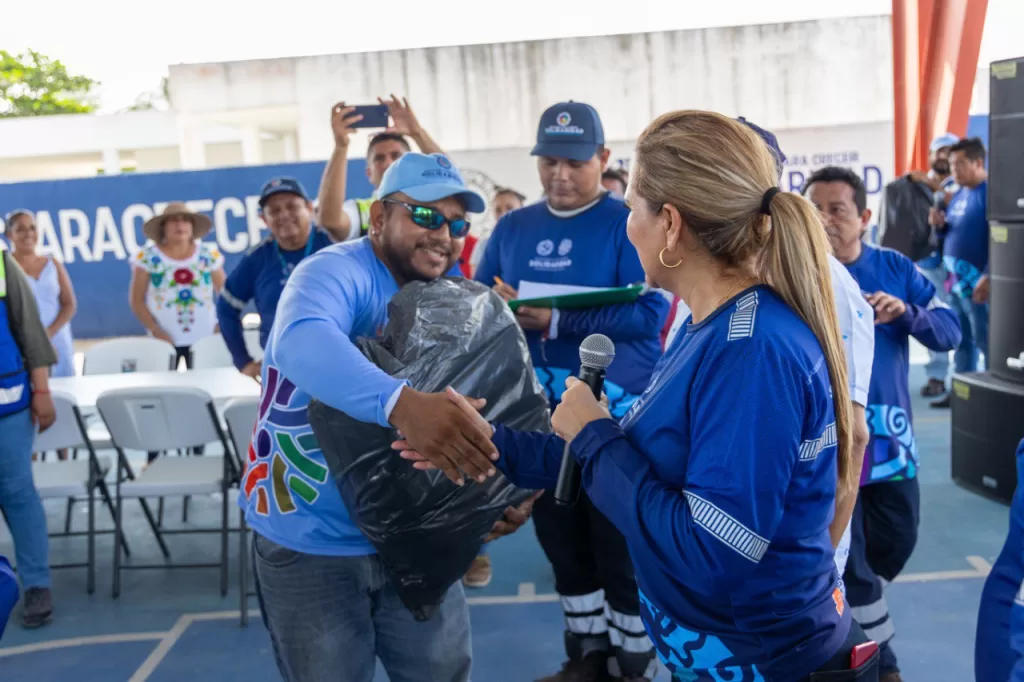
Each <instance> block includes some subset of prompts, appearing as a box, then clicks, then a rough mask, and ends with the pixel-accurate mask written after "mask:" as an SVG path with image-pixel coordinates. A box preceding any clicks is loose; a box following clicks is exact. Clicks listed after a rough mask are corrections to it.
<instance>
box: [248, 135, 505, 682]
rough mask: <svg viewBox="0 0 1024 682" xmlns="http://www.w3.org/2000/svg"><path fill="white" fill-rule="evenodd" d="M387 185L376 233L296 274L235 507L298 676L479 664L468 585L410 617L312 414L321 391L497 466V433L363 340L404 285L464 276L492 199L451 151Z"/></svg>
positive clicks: (346, 679)
mask: <svg viewBox="0 0 1024 682" xmlns="http://www.w3.org/2000/svg"><path fill="white" fill-rule="evenodd" d="M379 195H380V199H379V200H377V201H375V202H374V204H373V205H372V206H371V209H370V225H371V229H370V234H369V236H368V237H367V238H363V239H357V240H354V241H348V242H344V243H342V244H335V245H332V246H330V247H328V248H326V249H323V250H322V251H320V252H318V253H315V254H313V255H312V256H310V257H309V258H307V259H305V260H303V262H302V263H300V264H299V266H298V267H297V268H296V269H295V272H293V273H292V275H291V277H289V278H288V282H287V284H286V285H285V288H284V292H283V293H282V295H281V300H280V304H279V306H278V311H277V319H276V320H275V321H274V326H273V329H272V330H271V333H270V338H269V339H268V340H267V346H266V354H265V357H264V361H263V372H262V378H263V397H262V407H263V409H262V410H261V415H260V418H259V420H258V422H257V425H256V430H255V433H254V436H253V443H254V447H253V449H252V450H250V455H249V463H248V468H247V472H246V477H245V480H244V483H243V486H242V488H243V490H242V495H240V496H239V505H240V506H241V508H242V509H243V511H244V513H245V518H246V521H247V522H248V524H249V526H250V527H251V528H252V529H253V531H254V538H253V543H254V554H255V575H256V585H257V591H258V594H259V599H260V608H261V610H262V613H263V618H264V622H265V624H266V626H267V629H268V630H269V632H270V638H271V642H272V643H273V647H274V653H275V655H276V658H277V663H278V667H279V669H280V671H281V675H282V676H283V678H284V679H285V680H286V682H316V681H319V680H324V679H328V678H330V679H332V680H339V681H340V682H370V681H371V680H372V679H373V676H374V669H375V665H376V659H377V658H379V659H380V660H381V662H382V663H383V665H384V668H385V669H386V670H387V672H388V676H389V677H390V679H392V680H396V681H398V680H400V681H401V682H466V681H467V680H468V679H469V674H470V663H471V656H470V642H469V610H468V607H467V604H466V599H465V595H464V593H463V590H462V584H461V583H456V584H455V585H453V586H452V588H451V589H450V590H449V592H448V593H447V594H446V595H445V597H444V600H443V602H442V603H441V606H440V609H439V611H438V613H437V614H435V615H434V616H433V617H432V618H430V619H429V620H427V621H424V622H417V621H416V620H415V619H414V617H413V615H412V613H411V612H410V611H408V610H407V609H406V608H405V606H403V605H402V603H401V601H400V600H399V598H398V595H397V593H396V592H395V589H394V587H393V586H392V585H391V584H390V583H389V581H388V578H387V576H386V574H385V571H384V568H383V566H382V564H381V560H380V558H379V557H378V556H377V555H376V554H375V552H374V549H373V547H372V545H371V544H370V542H369V541H368V540H367V539H366V537H365V536H364V535H363V534H362V533H360V532H359V530H358V528H357V527H356V525H355V523H354V522H353V521H352V518H351V517H350V515H349V513H348V510H347V509H346V507H345V504H344V502H343V501H342V498H341V494H340V493H339V492H338V488H337V486H336V484H335V481H334V480H333V479H332V478H331V477H330V475H329V474H328V472H327V467H326V463H325V460H324V456H323V453H322V452H321V451H320V450H319V448H318V446H317V445H316V441H315V438H314V437H313V433H312V429H311V427H310V426H309V423H308V420H307V419H306V408H307V406H308V405H309V402H310V401H311V400H312V399H314V398H315V399H317V400H319V401H321V402H323V403H325V404H327V405H329V406H331V407H333V408H335V409H338V410H342V411H344V412H345V413H347V414H348V415H350V416H352V417H355V418H356V419H360V420H362V421H366V422H369V423H376V424H379V425H381V426H384V427H388V428H391V427H394V428H397V429H398V430H400V431H401V432H402V433H403V434H404V435H405V437H406V438H408V439H409V440H410V441H416V442H418V443H419V444H418V445H417V446H416V448H417V450H419V451H420V452H422V453H423V454H424V455H425V456H427V457H428V458H430V459H431V461H435V462H437V463H438V466H439V467H440V468H441V469H443V470H444V471H445V473H446V474H447V475H448V476H449V478H451V479H452V480H454V481H456V482H461V481H462V480H463V475H464V474H465V475H469V476H472V477H473V478H474V479H477V480H480V481H482V480H485V478H486V477H488V476H491V475H493V474H494V473H495V468H494V466H493V459H496V458H497V452H496V450H495V449H494V446H493V445H492V444H491V442H490V434H488V433H483V432H482V431H480V430H479V429H478V428H477V427H476V426H475V425H474V423H473V422H472V421H470V420H469V419H468V418H467V417H466V416H465V415H464V414H463V413H462V412H461V411H460V410H459V408H457V407H456V406H455V405H453V404H452V402H451V401H450V400H449V399H448V397H447V396H446V395H445V394H443V393H442V394H427V393H421V392H419V391H416V390H414V389H413V388H411V387H410V386H408V385H407V384H406V383H405V382H403V381H401V380H399V379H396V378H394V377H391V376H389V375H388V374H387V373H385V372H384V371H383V370H381V369H380V368H379V367H377V366H376V365H373V364H372V363H371V362H370V361H369V360H368V359H367V358H366V357H364V356H363V355H362V353H360V352H359V350H358V349H357V348H356V346H355V344H354V343H353V340H354V339H356V338H357V337H365V336H375V335H376V334H378V333H379V332H380V331H381V330H383V329H384V326H385V324H386V323H387V315H388V302H389V301H390V299H391V298H392V296H394V295H395V294H396V293H397V292H398V291H399V289H400V288H401V287H402V286H403V285H405V284H406V283H408V282H412V281H429V280H433V279H436V278H438V277H441V276H442V275H445V274H446V273H450V274H456V273H457V270H455V269H454V268H453V266H454V265H455V262H456V259H457V258H458V256H459V254H460V252H461V250H462V246H463V239H464V238H465V236H466V234H467V233H468V231H469V223H468V222H467V221H466V217H465V216H466V213H467V212H477V213H479V212H482V211H483V210H484V208H485V205H486V204H485V201H484V199H483V197H481V196H480V195H479V194H478V193H477V192H475V191H473V190H471V189H469V188H468V187H467V186H466V184H465V182H464V181H463V179H462V175H461V174H460V173H459V172H458V170H456V169H455V168H454V167H453V166H452V164H451V162H450V161H449V160H448V159H447V158H446V157H445V156H443V155H440V154H431V155H423V154H416V153H408V154H406V155H404V156H402V158H400V159H399V160H398V161H396V162H395V163H394V164H393V165H392V166H391V167H390V168H389V169H388V171H387V172H386V173H385V174H384V177H383V178H382V180H381V184H380V192H379ZM506 520H508V516H507V515H506ZM520 525H521V524H520ZM496 530H497V527H496Z"/></svg>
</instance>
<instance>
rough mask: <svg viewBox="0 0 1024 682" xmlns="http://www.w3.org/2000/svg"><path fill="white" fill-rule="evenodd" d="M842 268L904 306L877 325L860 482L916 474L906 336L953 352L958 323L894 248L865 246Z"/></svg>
mask: <svg viewBox="0 0 1024 682" xmlns="http://www.w3.org/2000/svg"><path fill="white" fill-rule="evenodd" d="M846 269H847V270H849V272H850V274H851V275H853V278H854V279H855V280H857V283H858V284H859V285H860V287H861V289H862V290H863V291H865V292H871V293H874V292H878V291H882V292H885V293H887V294H889V295H891V296H895V297H896V298H898V299H900V300H901V301H903V302H904V303H905V304H906V307H907V310H906V312H905V313H904V314H903V315H902V316H901V317H898V318H896V319H895V320H893V321H891V322H889V323H887V324H880V325H876V326H875V356H874V361H873V363H872V367H871V388H870V390H869V391H868V405H867V406H866V408H867V409H866V413H865V416H866V417H867V422H868V430H869V431H870V433H871V440H870V441H869V443H868V448H867V452H866V453H865V461H864V467H863V469H862V472H861V485H867V484H870V483H880V482H883V481H893V480H902V479H910V478H914V477H915V476H917V470H918V466H919V459H918V452H917V443H916V442H915V440H914V430H913V423H912V421H913V415H912V411H911V401H910V389H909V387H908V380H909V379H908V377H909V373H910V337H911V336H913V337H914V338H915V339H917V340H918V341H920V342H921V343H922V344H924V346H925V347H926V348H929V349H930V350H934V351H939V352H942V351H948V350H952V349H953V348H955V347H956V346H957V345H958V344H959V343H960V323H959V320H958V318H957V316H956V314H955V313H954V312H953V311H952V310H950V309H949V307H948V306H947V305H946V304H945V303H943V302H942V301H941V300H939V299H938V298H937V297H936V292H935V287H934V286H933V285H932V283H931V282H929V281H928V280H927V279H925V277H924V275H922V274H921V273H920V272H919V271H918V269H917V267H916V266H915V265H914V263H913V261H911V260H910V259H909V258H907V257H906V256H904V255H903V254H901V253H899V252H897V251H893V250H891V249H884V248H877V247H874V246H871V245H868V244H865V245H864V246H863V250H862V252H861V255H860V257H859V258H858V259H857V260H856V261H854V262H853V263H848V264H847V265H846Z"/></svg>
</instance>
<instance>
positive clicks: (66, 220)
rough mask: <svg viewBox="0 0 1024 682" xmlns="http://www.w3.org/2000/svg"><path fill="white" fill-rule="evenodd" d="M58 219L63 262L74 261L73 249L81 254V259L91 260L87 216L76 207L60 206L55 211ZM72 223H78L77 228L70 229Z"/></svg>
mask: <svg viewBox="0 0 1024 682" xmlns="http://www.w3.org/2000/svg"><path fill="white" fill-rule="evenodd" d="M57 216H58V217H59V219H60V241H61V245H62V246H63V247H64V262H65V263H74V262H75V251H78V252H79V253H81V254H82V260H83V261H85V262H87V263H88V262H89V261H91V260H93V257H92V252H91V251H89V231H90V230H89V217H88V216H86V215H85V212H84V211H80V210H79V209H77V208H62V209H61V210H60V211H58V212H57ZM72 223H78V230H76V231H75V232H72V231H71V229H72V228H71V225H72Z"/></svg>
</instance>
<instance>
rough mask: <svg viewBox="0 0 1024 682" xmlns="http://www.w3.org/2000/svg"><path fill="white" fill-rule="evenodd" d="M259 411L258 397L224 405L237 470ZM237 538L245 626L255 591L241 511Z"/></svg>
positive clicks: (245, 463)
mask: <svg viewBox="0 0 1024 682" xmlns="http://www.w3.org/2000/svg"><path fill="white" fill-rule="evenodd" d="M259 413H260V399H259V398H234V399H232V400H231V401H230V402H228V404H227V406H226V407H225V408H224V422H225V423H226V424H227V426H228V436H229V437H230V438H231V445H232V446H234V450H235V455H236V457H237V458H238V464H239V468H238V470H239V471H240V472H244V471H245V469H246V466H248V461H249V457H248V453H249V443H250V442H251V440H252V432H253V429H254V428H255V427H256V420H257V419H258V418H259ZM244 480H245V476H244V475H242V476H240V477H239V483H238V488H239V490H238V494H239V495H241V494H242V483H243V481H244ZM238 538H239V540H238V548H239V549H238V592H239V594H240V599H241V625H242V627H243V628H244V627H246V626H248V625H249V597H253V596H255V595H256V593H255V592H250V591H249V542H248V538H249V533H248V529H247V528H246V525H245V514H244V512H243V513H240V519H239V524H238Z"/></svg>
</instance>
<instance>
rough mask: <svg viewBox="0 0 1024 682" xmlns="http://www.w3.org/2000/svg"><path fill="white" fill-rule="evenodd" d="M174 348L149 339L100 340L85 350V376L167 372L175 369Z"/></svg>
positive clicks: (141, 337) (148, 337)
mask: <svg viewBox="0 0 1024 682" xmlns="http://www.w3.org/2000/svg"><path fill="white" fill-rule="evenodd" d="M175 357H177V352H176V351H175V350H174V346H172V345H171V344H169V343H167V342H166V341H161V340H160V339H154V338H152V337H150V336H128V337H125V338H122V339H110V340H109V341H101V342H100V343H97V344H96V345H95V346H92V347H91V348H89V349H88V350H87V351H85V359H84V362H83V364H82V374H121V373H123V372H166V371H167V370H171V369H174V358H175Z"/></svg>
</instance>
